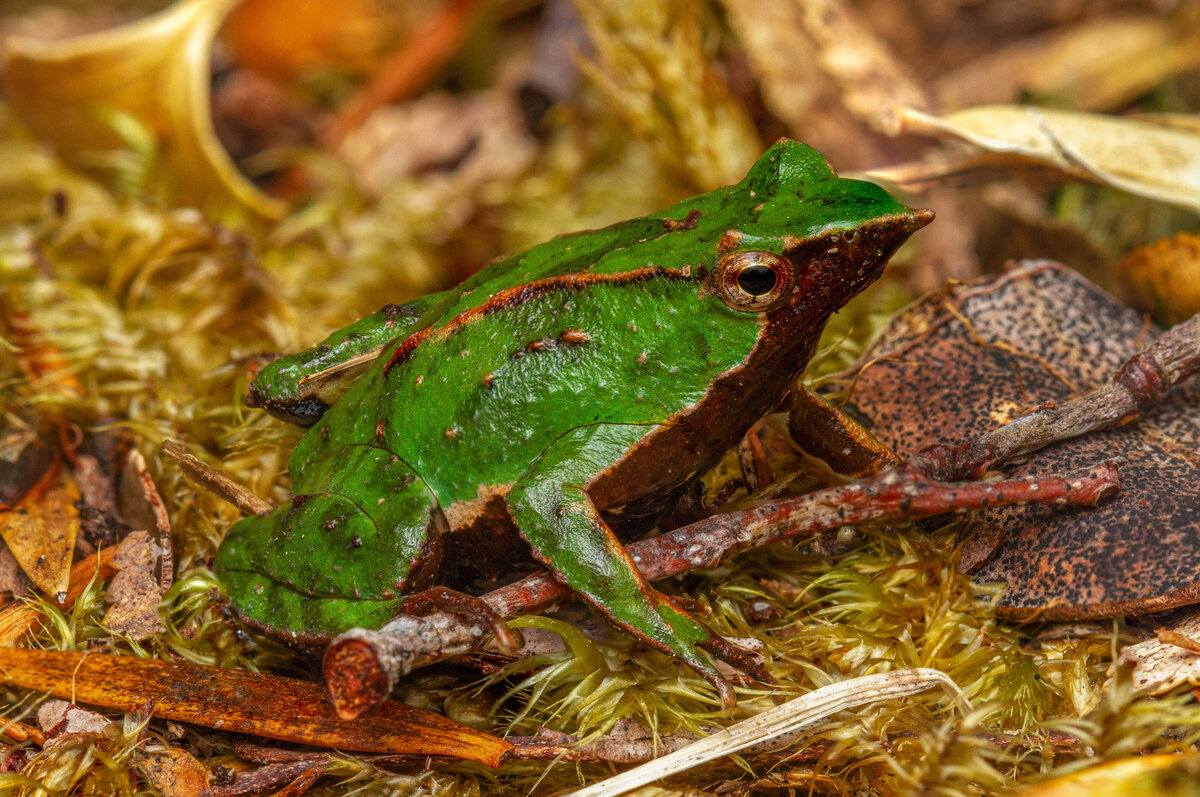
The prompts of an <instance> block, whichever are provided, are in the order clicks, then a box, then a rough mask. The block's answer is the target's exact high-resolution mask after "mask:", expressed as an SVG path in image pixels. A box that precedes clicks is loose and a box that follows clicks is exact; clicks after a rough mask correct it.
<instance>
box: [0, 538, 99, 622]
mask: <svg viewBox="0 0 1200 797" xmlns="http://www.w3.org/2000/svg"><path fill="white" fill-rule="evenodd" d="M120 550H121V543H117V544H116V545H113V546H109V547H108V548H102V549H100V550H99V551H97V552H96V553H94V554H92V555H91V556H89V557H88V558H86V559H84V560H83V561H81V562H79V563H78V564H76V565H75V566H74V567H72V568H71V577H70V580H69V581H68V583H67V594H66V595H65V596H64V597H63V599H62V600H60V601H54V603H56V604H57V605H58V608H60V609H65V608H67V607H68V606H70V605H71V604H73V603H74V602H75V599H76V598H78V597H79V596H80V595H82V594H83V591H84V590H85V589H87V586H88V584H90V583H91V582H92V579H94V578H109V577H111V576H112V574H113V564H112V563H113V559H114V558H115V557H116V555H117V553H118V552H120ZM51 600H53V598H51ZM45 619H46V615H44V614H42V613H41V612H39V611H38V610H37V609H34V608H32V607H30V606H26V605H25V604H24V602H18V603H12V604H9V605H8V606H5V607H4V609H3V611H0V646H2V645H15V644H16V643H17V641H18V640H19V639H20V638H21V637H23V636H24V635H25V634H26V633H27V632H28V631H29V630H30V629H32V628H33V627H34V626H35V625H36V624H38V623H41V622H42V621H43V620H45Z"/></svg>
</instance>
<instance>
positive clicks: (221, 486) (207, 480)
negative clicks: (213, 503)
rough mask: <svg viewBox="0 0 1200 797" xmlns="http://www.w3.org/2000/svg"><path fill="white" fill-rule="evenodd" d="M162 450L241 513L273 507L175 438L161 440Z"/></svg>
mask: <svg viewBox="0 0 1200 797" xmlns="http://www.w3.org/2000/svg"><path fill="white" fill-rule="evenodd" d="M162 452H163V453H164V454H166V455H167V456H168V457H171V458H172V459H174V460H175V461H177V462H178V463H179V465H180V467H181V468H183V472H184V474H185V475H186V476H187V477H188V478H189V479H191V480H192V481H194V482H196V483H197V484H199V485H200V486H201V487H203V488H204V489H206V490H208V491H209V492H210V493H212V494H213V495H215V496H217V497H218V498H221V499H223V500H224V501H226V502H227V503H230V504H233V505H234V506H235V507H237V508H238V509H240V510H241V512H242V514H243V515H246V516H247V517H249V516H250V515H261V514H262V513H263V512H270V511H271V510H272V509H274V507H273V506H271V505H270V504H269V503H267V502H266V501H264V500H263V499H261V498H259V497H258V496H257V495H255V494H254V493H252V492H250V491H249V490H247V489H246V488H245V487H243V486H242V485H240V484H238V483H237V482H235V481H234V480H233V479H231V478H229V477H228V476H226V475H225V474H224V473H223V472H222V471H219V470H217V469H216V468H214V467H212V466H211V465H209V464H207V463H205V462H204V461H203V460H200V459H197V458H196V457H194V456H192V455H191V454H189V453H188V450H187V449H186V448H184V447H183V444H182V443H180V442H177V441H175V440H163V444H162Z"/></svg>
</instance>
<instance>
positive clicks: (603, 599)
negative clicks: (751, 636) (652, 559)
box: [507, 424, 769, 703]
mask: <svg viewBox="0 0 1200 797" xmlns="http://www.w3.org/2000/svg"><path fill="white" fill-rule="evenodd" d="M649 428H650V427H646V426H638V425H632V424H595V425H592V426H586V427H582V428H579V429H575V430H573V431H571V432H569V433H567V434H566V435H563V436H562V437H561V438H559V439H558V440H557V441H555V442H554V443H553V444H552V445H551V446H550V447H549V448H547V449H546V450H545V451H544V452H543V453H542V455H541V456H540V457H539V458H538V459H537V460H535V461H534V463H533V464H532V465H531V466H530V468H529V470H528V471H526V473H525V474H524V475H522V476H521V478H519V479H518V480H517V481H516V483H515V484H514V485H513V487H512V488H511V489H510V490H509V492H508V496H507V501H508V507H509V512H510V513H511V514H512V517H513V520H514V521H515V522H516V525H517V528H518V530H519V531H520V533H521V536H523V537H524V538H525V539H526V540H527V541H528V542H529V544H530V546H531V548H532V549H533V555H534V556H535V557H536V558H537V559H538V560H539V561H540V562H542V563H543V564H544V565H546V567H548V568H549V569H550V570H551V572H552V573H553V574H554V576H555V577H556V578H557V579H559V580H560V581H562V582H563V583H565V584H566V585H568V586H569V587H571V589H573V590H575V591H576V592H578V593H579V594H580V595H581V596H582V597H583V598H584V599H585V600H587V601H588V603H590V604H591V605H592V606H593V607H595V608H596V609H597V610H598V611H599V612H601V614H603V615H604V616H605V617H607V618H608V619H609V620H611V621H612V622H613V623H615V624H616V625H618V626H620V627H621V628H623V629H625V630H626V631H628V632H629V633H631V634H633V635H634V636H636V637H638V638H639V639H642V640H644V641H646V642H648V643H650V644H651V645H653V646H655V647H657V648H659V649H660V650H663V651H666V652H667V653H671V654H673V655H675V656H677V657H679V658H680V659H683V660H684V661H685V662H687V663H688V664H689V665H690V666H691V667H692V668H693V669H695V670H696V671H697V672H699V673H700V674H701V675H703V676H704V677H705V678H707V679H708V680H709V681H710V682H711V683H712V684H713V685H714V686H716V687H717V689H718V690H719V691H720V694H721V697H722V699H723V700H724V701H725V702H726V703H729V702H731V701H732V700H733V699H734V696H733V691H732V689H731V687H730V686H729V684H728V683H727V682H726V681H725V680H724V679H723V678H722V677H721V676H720V675H719V674H718V673H717V670H716V668H715V667H714V666H713V664H712V662H711V661H709V660H708V658H707V657H705V655H704V654H703V653H701V652H700V650H701V648H703V649H706V650H709V651H712V652H713V653H715V654H716V655H718V656H720V657H721V658H722V659H724V660H726V661H728V662H729V663H731V664H733V665H734V666H737V667H739V668H741V669H743V670H745V671H747V672H748V673H749V674H751V675H753V676H754V677H756V678H759V679H760V680H769V678H768V676H767V674H766V672H765V670H763V668H762V667H761V665H760V664H758V663H757V659H755V658H754V657H753V656H752V655H751V654H749V653H748V652H747V651H742V650H741V649H740V648H736V647H734V646H733V645H731V644H729V643H728V642H726V641H725V640H723V639H721V638H720V637H719V636H717V635H716V634H715V633H713V631H711V630H710V629H709V628H707V627H706V626H705V625H703V624H702V623H700V622H698V621H697V620H695V619H694V618H692V617H691V616H690V615H689V614H688V613H687V612H686V611H684V610H683V608H682V607H680V606H679V605H678V604H676V603H674V602H673V601H672V600H671V599H670V598H668V597H667V596H665V595H663V594H662V593H661V592H659V591H658V590H656V589H654V588H653V587H652V586H650V584H649V583H647V582H646V580H645V579H644V578H643V577H642V575H641V574H640V573H639V572H638V569H637V566H636V565H635V564H634V562H633V560H632V559H631V558H630V556H629V553H628V552H627V551H626V550H625V548H624V547H623V546H622V545H621V543H620V542H619V541H618V540H617V538H616V536H615V535H614V534H613V532H612V529H611V528H609V526H608V524H606V523H605V522H604V520H603V518H601V516H600V512H599V511H598V510H597V508H596V506H595V504H594V503H593V502H592V499H591V497H590V496H589V495H588V493H587V489H586V488H587V486H588V484H589V483H590V482H591V481H593V480H594V479H595V478H596V477H598V476H600V475H601V474H602V473H604V471H605V470H607V469H608V468H609V467H610V466H611V465H612V464H613V463H614V462H617V461H619V460H620V459H621V458H622V457H623V456H624V455H625V454H626V453H627V452H628V451H629V450H630V449H631V448H632V447H634V446H635V445H637V443H638V442H639V441H640V440H641V439H642V438H643V437H645V435H646V433H647V432H648V430H649Z"/></svg>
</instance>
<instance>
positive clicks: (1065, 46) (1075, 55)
mask: <svg viewBox="0 0 1200 797" xmlns="http://www.w3.org/2000/svg"><path fill="white" fill-rule="evenodd" d="M1197 62H1200V27H1197V26H1196V25H1194V24H1180V23H1179V20H1174V19H1170V18H1167V17H1163V16H1159V15H1150V14H1144V15H1126V16H1115V17H1101V18H1098V19H1085V20H1083V21H1081V22H1079V23H1078V24H1075V25H1072V26H1070V27H1066V28H1061V29H1058V30H1053V31H1050V32H1048V33H1044V34H1041V35H1036V36H1028V37H1024V38H1021V39H1019V40H1017V41H1016V42H1014V43H1013V44H1011V45H1008V46H1007V47H1002V48H1000V49H998V50H995V51H993V52H990V53H986V54H984V55H983V56H981V57H978V58H976V59H974V60H972V61H970V62H969V63H968V64H966V65H965V66H963V67H961V68H959V69H956V70H953V71H950V72H948V73H946V74H944V75H942V76H941V77H940V78H939V79H938V81H937V85H936V89H935V91H936V94H937V98H938V105H939V107H940V108H941V109H942V110H954V109H958V108H966V107H969V106H972V105H981V104H985V103H997V102H1016V101H1018V100H1019V99H1020V98H1021V97H1022V96H1028V95H1030V94H1032V95H1034V96H1036V97H1044V98H1047V99H1049V100H1050V101H1052V102H1055V103H1056V104H1061V105H1066V106H1069V107H1072V108H1077V109H1080V110H1096V111H1100V110H1107V109H1111V108H1117V107H1120V106H1121V105H1122V104H1124V103H1126V102H1129V101H1131V100H1134V99H1136V98H1138V97H1140V96H1142V95H1143V94H1146V93H1147V92H1148V91H1150V90H1151V89H1153V88H1155V87H1157V86H1159V85H1160V84H1162V82H1163V81H1164V80H1166V79H1167V78H1169V77H1171V76H1172V75H1176V74H1178V73H1179V72H1182V71H1184V70H1186V69H1190V68H1191V67H1194V66H1195V65H1196V64H1197Z"/></svg>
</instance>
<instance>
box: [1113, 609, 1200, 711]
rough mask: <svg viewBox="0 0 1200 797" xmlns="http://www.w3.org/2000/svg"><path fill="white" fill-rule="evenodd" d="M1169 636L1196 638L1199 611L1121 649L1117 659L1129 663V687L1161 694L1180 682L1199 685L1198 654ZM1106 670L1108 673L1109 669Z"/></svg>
mask: <svg viewBox="0 0 1200 797" xmlns="http://www.w3.org/2000/svg"><path fill="white" fill-rule="evenodd" d="M1163 631H1166V632H1169V633H1166V634H1164V633H1163ZM1172 635H1180V636H1182V637H1184V638H1186V639H1187V640H1196V639H1200V612H1190V613H1188V614H1185V615H1184V616H1183V617H1180V618H1178V619H1176V620H1175V621H1174V622H1171V623H1169V624H1168V625H1167V627H1166V628H1165V629H1163V630H1162V631H1160V632H1159V636H1157V637H1152V638H1150V639H1147V640H1146V641H1145V642H1138V643H1137V644H1135V645H1129V646H1127V647H1126V648H1124V649H1123V650H1122V651H1121V656H1120V659H1119V660H1120V661H1121V662H1125V663H1131V664H1133V686H1134V688H1135V689H1137V690H1138V691H1143V690H1150V691H1151V692H1152V694H1156V695H1161V694H1164V693H1166V692H1169V691H1171V690H1172V689H1174V688H1175V687H1177V686H1179V685H1180V684H1183V683H1189V684H1192V685H1193V686H1194V685H1196V684H1200V655H1197V654H1196V651H1195V650H1189V649H1188V648H1187V647H1184V646H1182V645H1179V644H1175V643H1174V642H1172V641H1171V636H1172ZM1164 637H1165V638H1164ZM1180 641H1183V640H1180ZM1109 671H1110V673H1111V672H1112V670H1111V668H1110V670H1109Z"/></svg>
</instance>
